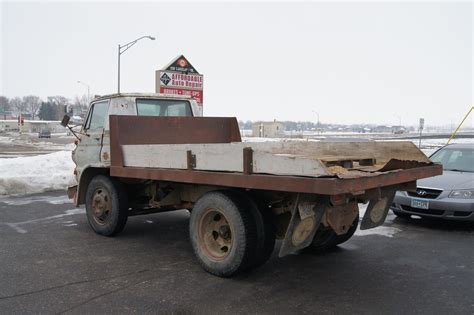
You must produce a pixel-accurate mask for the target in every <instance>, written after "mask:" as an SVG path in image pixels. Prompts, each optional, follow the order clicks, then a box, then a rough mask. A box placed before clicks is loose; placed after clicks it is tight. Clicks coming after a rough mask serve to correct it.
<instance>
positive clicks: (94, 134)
mask: <svg viewBox="0 0 474 315" xmlns="http://www.w3.org/2000/svg"><path fill="white" fill-rule="evenodd" d="M110 115H129V116H130V115H131V116H190V117H199V116H202V106H199V105H198V103H197V102H196V100H194V99H192V98H190V97H187V96H181V95H180V96H173V95H164V94H157V93H121V94H111V95H105V96H101V97H98V98H95V99H94V100H93V101H92V102H91V103H90V106H89V111H88V113H87V116H86V119H85V120H84V123H83V125H82V127H81V131H80V132H79V134H78V138H79V139H78V141H79V142H80V145H77V146H76V148H75V149H74V150H73V152H72V159H73V161H74V163H75V164H76V169H75V175H76V180H77V183H78V184H80V183H81V180H84V179H85V180H86V181H87V180H88V178H89V177H91V176H94V175H96V174H97V173H101V172H105V171H106V168H108V167H110V161H111V154H110V130H109V116H110ZM82 176H85V178H82ZM79 187H80V185H79ZM68 193H69V195H70V196H74V195H76V193H79V195H77V196H76V198H75V199H76V204H81V203H82V202H81V201H82V198H80V196H82V192H78V191H77V186H73V187H70V188H69V190H68ZM77 197H79V199H77Z"/></svg>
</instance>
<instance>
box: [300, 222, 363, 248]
mask: <svg viewBox="0 0 474 315" xmlns="http://www.w3.org/2000/svg"><path fill="white" fill-rule="evenodd" d="M358 225H359V216H357V217H356V218H355V219H354V221H353V222H352V224H351V227H350V228H349V230H348V231H347V233H346V234H343V235H337V234H336V232H334V231H333V230H332V229H331V228H330V227H324V226H323V225H322V224H321V226H320V227H319V229H318V231H317V232H316V235H314V238H313V242H312V243H311V245H310V246H308V247H307V249H306V251H307V252H308V251H309V252H314V253H322V252H326V251H329V250H331V249H333V248H335V247H336V246H337V245H339V244H342V243H344V242H346V241H348V240H349V239H350V238H351V237H352V236H353V235H354V233H355V231H356V230H357V226H358Z"/></svg>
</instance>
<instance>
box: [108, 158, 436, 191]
mask: <svg viewBox="0 0 474 315" xmlns="http://www.w3.org/2000/svg"><path fill="white" fill-rule="evenodd" d="M112 158H113V156H112ZM442 169H443V168H442V166H441V165H438V164H435V165H430V166H424V167H418V168H413V169H408V170H399V171H392V172H389V173H379V174H377V175H374V176H370V177H359V178H348V179H340V178H324V177H323V178H321V177H318V178H313V177H302V176H278V175H264V174H252V175H245V174H242V173H230V172H229V173H226V172H209V171H196V170H192V171H189V170H176V169H158V168H142V167H118V166H112V167H111V168H110V174H111V175H112V176H118V177H129V178H141V179H155V180H162V181H171V182H178V183H193V184H207V185H213V186H223V187H240V188H247V189H264V190H274V191H285V192H301V193H310V194H322V195H337V194H343V193H354V192H359V191H361V190H368V189H373V188H377V187H384V186H391V185H397V184H401V183H405V182H411V181H414V180H417V179H420V178H425V177H431V176H435V175H440V174H442Z"/></svg>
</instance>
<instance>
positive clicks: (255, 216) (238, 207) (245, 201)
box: [189, 191, 275, 277]
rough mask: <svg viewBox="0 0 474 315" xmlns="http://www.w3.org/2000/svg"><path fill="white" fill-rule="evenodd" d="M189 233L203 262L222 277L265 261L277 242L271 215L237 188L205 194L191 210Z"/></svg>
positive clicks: (210, 270) (207, 268) (194, 247)
mask: <svg viewBox="0 0 474 315" xmlns="http://www.w3.org/2000/svg"><path fill="white" fill-rule="evenodd" d="M189 233H190V238H191V243H192V246H193V249H194V252H195V254H196V257H197V258H198V261H199V263H200V264H201V266H202V267H203V268H204V269H205V270H206V271H208V272H210V273H212V274H214V275H217V276H220V277H230V276H232V275H234V274H236V273H239V272H242V271H245V270H248V269H251V268H255V267H257V266H259V265H262V264H263V263H265V262H266V261H267V260H268V259H269V258H270V256H271V254H272V252H273V248H274V246H275V231H274V228H273V224H272V222H271V215H269V214H268V213H265V212H264V211H261V210H260V209H259V207H258V206H257V205H256V203H255V202H254V201H253V200H252V199H251V198H250V197H249V196H247V195H245V194H244V193H241V192H237V191H213V192H209V193H207V194H205V195H204V196H203V197H201V198H200V199H199V200H198V202H197V203H196V204H195V206H194V208H193V210H192V212H191V220H190V223H189Z"/></svg>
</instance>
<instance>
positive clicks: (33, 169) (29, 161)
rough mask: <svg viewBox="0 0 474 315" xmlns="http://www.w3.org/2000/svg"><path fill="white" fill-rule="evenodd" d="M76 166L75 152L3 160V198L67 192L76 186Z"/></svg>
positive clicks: (0, 167) (0, 177) (0, 184)
mask: <svg viewBox="0 0 474 315" xmlns="http://www.w3.org/2000/svg"><path fill="white" fill-rule="evenodd" d="M74 166H75V165H74V163H73V161H72V159H71V151H59V152H54V153H50V154H43V155H37V156H28V157H17V158H9V159H2V158H0V195H21V194H32V193H39V192H44V191H49V190H63V189H64V190H65V189H66V188H67V186H68V185H72V184H74V183H75V178H74V175H73V171H74Z"/></svg>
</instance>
